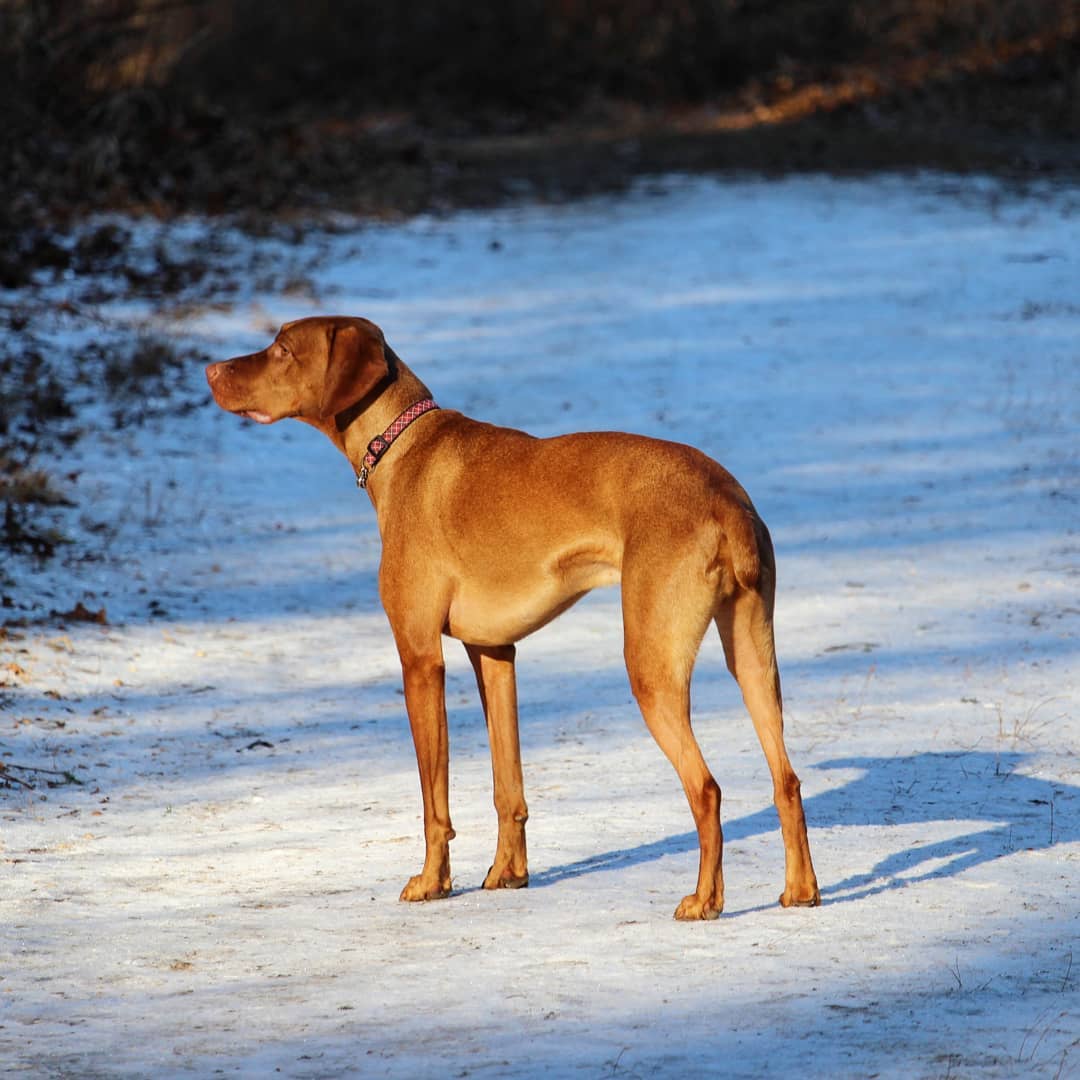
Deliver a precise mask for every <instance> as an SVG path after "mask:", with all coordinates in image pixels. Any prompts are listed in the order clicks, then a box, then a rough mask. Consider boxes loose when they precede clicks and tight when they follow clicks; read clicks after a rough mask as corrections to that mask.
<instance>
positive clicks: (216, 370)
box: [206, 360, 225, 386]
mask: <svg viewBox="0 0 1080 1080" xmlns="http://www.w3.org/2000/svg"><path fill="white" fill-rule="evenodd" d="M224 373H225V361H224V360H221V361H218V362H217V363H216V364H209V365H208V366H207V368H206V381H207V382H208V383H209V384H210V385H211V386H213V385H214V383H216V382H217V381H218V379H220V378H221V376H222V375H223V374H224Z"/></svg>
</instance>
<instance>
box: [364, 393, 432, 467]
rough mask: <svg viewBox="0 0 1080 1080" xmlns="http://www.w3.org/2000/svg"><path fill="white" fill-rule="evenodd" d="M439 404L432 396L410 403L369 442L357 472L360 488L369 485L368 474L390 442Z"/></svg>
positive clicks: (388, 447) (387, 448)
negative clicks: (413, 403)
mask: <svg viewBox="0 0 1080 1080" xmlns="http://www.w3.org/2000/svg"><path fill="white" fill-rule="evenodd" d="M438 407H439V406H438V405H436V404H435V402H434V401H432V400H431V398H424V400H423V401H418V402H416V404H415V405H410V406H409V407H408V408H407V409H406V410H405V411H404V412H403V413H402V414H401V415H400V416H399V417H398V418H397V419H396V420H395V421H394V422H393V423H392V424H391V425H390V426H389V427H388V428H387V429H386V430H385V431H384V432H383V433H382V434H381V435H376V436H375V438H374V439H372V440H371V442H369V443H368V447H367V453H366V454H364V463H363V464H362V465H361V466H360V471H359V472H358V473H357V474H356V486H357V487H359V488H365V487H367V482H368V476H369V475H370V474H371V470H372V469H374V468H375V466H376V465H378V463H379V458H381V457H382V456H383V454H385V453H386V451H387V450H389V449H390V444H391V443H392V442H393V441H394V440H395V439H396V438H397V437H398V436H399V435H400V434H401V433H402V432H403V431H404V430H405V429H406V428H407V427H408V426H409V425H410V424H411V423H412V422H413V421H414V420H417V419H419V418H420V417H421V416H423V415H424V413H426V412H431V410H432V409H437V408H438Z"/></svg>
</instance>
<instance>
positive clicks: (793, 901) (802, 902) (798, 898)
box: [780, 882, 821, 907]
mask: <svg viewBox="0 0 1080 1080" xmlns="http://www.w3.org/2000/svg"><path fill="white" fill-rule="evenodd" d="M820 905H821V893H820V892H819V891H818V887H817V883H816V882H815V883H814V884H813V885H811V886H809V887H807V888H802V889H792V888H787V889H785V890H784V891H783V892H782V893H781V894H780V906H781V907H819V906H820Z"/></svg>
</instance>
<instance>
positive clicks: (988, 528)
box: [0, 176, 1080, 1078]
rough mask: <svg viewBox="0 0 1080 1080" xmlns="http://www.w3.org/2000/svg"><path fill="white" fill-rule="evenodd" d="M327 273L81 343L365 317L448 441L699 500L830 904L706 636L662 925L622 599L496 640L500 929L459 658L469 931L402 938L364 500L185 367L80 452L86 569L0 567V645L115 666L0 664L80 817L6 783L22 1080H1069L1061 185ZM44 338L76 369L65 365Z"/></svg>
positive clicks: (658, 852)
mask: <svg viewBox="0 0 1080 1080" xmlns="http://www.w3.org/2000/svg"><path fill="white" fill-rule="evenodd" d="M135 228H136V229H140V228H150V226H145V225H141V226H136V227H135ZM154 228H158V229H165V230H166V231H168V227H165V226H154ZM185 230H186V231H185ZM208 231H212V230H208V229H207V227H205V226H202V225H201V223H198V222H192V223H186V224H185V225H183V226H182V227H180V228H179V230H178V231H177V232H176V234H175V236H174V237H173V239H174V241H175V242H176V243H178V244H179V243H181V242H182V241H185V239H186V242H188V243H200V242H201V238H204V237H205V236H206V235H207V233H208ZM251 242H252V243H259V242H258V241H251ZM265 243H267V244H270V243H272V241H265ZM308 244H309V246H310V250H311V252H312V257H317V259H318V262H317V265H316V268H315V269H314V271H313V273H312V284H313V293H314V295H313V296H312V297H310V298H304V297H302V296H298V295H297V294H296V293H295V291H289V292H285V291H279V292H273V291H266V290H265V289H261V290H260V289H259V288H258V287H248V286H246V285H244V286H242V287H241V288H240V289H239V291H238V292H237V293H235V294H233V295H231V296H230V297H228V299H227V302H224V303H222V304H221V305H215V306H210V305H207V306H204V307H194V308H192V307H188V308H186V309H185V310H182V311H180V310H174V311H169V310H166V309H162V310H160V311H151V310H148V309H147V308H146V307H145V306H142V307H140V305H138V304H132V303H130V302H129V303H125V304H119V303H118V304H116V305H113V306H111V307H110V306H108V305H106V306H105V307H103V308H102V310H101V312H100V313H99V314H100V316H101V318H102V320H103V321H104V324H105V325H110V326H112V327H113V328H114V329H117V328H119V329H123V328H124V327H126V326H131V325H135V324H138V325H150V326H153V327H157V328H159V329H161V330H163V331H168V332H171V333H174V334H177V335H180V336H181V337H182V339H183V340H184V341H187V342H189V343H190V344H191V345H192V346H193V347H200V348H203V349H205V350H207V351H208V352H210V353H211V354H212V355H214V356H217V357H222V358H223V357H226V356H229V355H234V354H235V353H238V352H243V351H248V350H250V349H252V348H255V347H260V346H261V345H263V344H265V342H266V341H267V340H268V339H269V334H270V333H271V332H272V330H273V328H274V327H276V325H277V324H278V323H280V322H283V321H286V320H287V319H290V318H293V317H296V316H300V315H306V314H314V313H320V312H330V311H334V312H340V313H347V314H363V315H365V316H367V317H369V318H371V319H373V320H375V321H376V322H378V323H379V324H380V325H381V326H382V327H383V328H384V330H385V332H386V334H387V337H388V339H389V341H390V342H391V343H392V344H393V345H394V347H395V349H396V350H397V351H398V352H399V353H400V354H401V355H402V356H403V357H404V358H405V359H406V360H407V361H408V362H409V364H410V365H411V366H412V367H413V368H414V369H416V370H417V371H418V372H419V373H420V374H421V376H422V377H423V378H424V379H425V381H427V383H428V384H429V385H430V386H431V387H432V389H433V390H434V391H435V394H436V397H437V399H438V400H439V402H440V403H441V404H443V405H445V406H448V407H455V408H461V409H463V410H464V411H466V412H468V413H470V414H472V415H476V416H479V417H481V418H483V419H487V420H492V421H495V422H499V423H504V424H508V425H512V426H520V427H525V428H527V429H528V430H531V431H533V432H535V433H537V434H552V433H557V432H563V431H570V430H580V429H596V428H618V429H627V430H633V431H639V432H643V433H646V434H652V435H657V436H661V437H665V438H674V439H678V440H680V441H685V442H689V443H693V444H695V445H697V446H699V447H701V448H702V449H703V450H705V451H706V452H707V453H709V454H710V455H711V456H713V457H715V458H717V459H718V460H720V461H721V462H723V463H724V464H725V465H726V466H727V467H728V468H730V469H731V470H732V471H733V472H734V473H735V474H736V476H738V477H739V479H740V480H741V481H742V482H743V483H744V484H745V485H746V487H747V488H748V489H749V490H750V492H751V494H752V496H753V497H754V499H755V502H756V503H757V505H758V508H759V509H760V511H761V512H762V515H763V516H764V518H765V520H766V521H767V522H768V523H769V525H770V528H771V529H772V532H773V536H774V539H775V541H776V547H777V557H778V562H779V569H780V592H779V601H778V605H779V607H778V615H777V636H778V647H779V655H780V662H781V672H782V676H783V679H784V688H785V702H786V706H787V708H786V716H787V737H788V746H789V750H790V752H791V755H792V758H793V761H794V762H795V765H796V768H797V770H798V771H799V773H800V775H801V777H802V781H803V792H804V798H805V802H806V814H807V819H808V822H809V826H810V842H811V848H812V851H813V854H814V858H815V862H816V866H817V871H818V877H819V880H820V882H821V886H822V895H823V906H822V907H821V908H820V909H817V910H782V909H780V908H779V906H778V905H777V904H776V897H777V895H778V893H779V892H780V889H781V886H782V879H783V849H782V845H781V842H780V836H779V830H778V828H777V823H776V817H775V812H774V811H773V809H772V806H771V785H770V782H769V778H768V773H767V769H766V767H765V763H764V760H763V757H762V755H761V752H760V749H759V748H758V746H757V744H756V741H755V738H754V735H753V731H752V729H751V726H750V723H749V720H748V718H747V717H746V715H745V713H744V711H743V708H742V705H741V702H740V701H739V697H738V693H737V690H736V688H735V686H734V683H732V682H731V680H730V679H729V677H728V676H727V673H726V671H725V669H724V665H723V662H722V656H721V650H720V647H719V642H718V641H716V640H714V639H713V638H711V637H710V638H709V639H707V640H706V642H705V645H704V647H703V649H702V654H701V658H700V661H699V665H698V668H697V672H696V676H695V682H694V715H695V730H696V731H697V733H698V736H699V739H700V741H701V743H702V746H703V749H704V751H705V754H706V758H707V759H708V760H709V762H710V764H711V765H712V767H713V771H714V772H715V774H716V776H717V779H718V781H719V782H720V784H721V787H722V788H723V791H724V822H725V839H726V845H725V869H726V878H727V901H728V906H727V910H726V911H725V913H724V915H723V916H722V917H721V919H720V920H719V921H718V922H716V923H709V924H700V925H687V924H681V923H675V922H674V921H673V920H672V919H671V914H672V911H673V910H674V907H675V904H676V903H677V901H678V899H679V898H680V897H681V896H682V895H683V894H684V893H685V892H686V891H688V890H689V889H690V888H691V887H692V884H693V881H694V878H695V875H696V866H697V855H696V838H695V835H694V833H693V830H692V823H691V820H690V816H689V813H688V811H687V808H686V805H685V801H684V799H683V796H682V793H681V791H680V790H679V787H678V783H677V780H676V778H675V775H674V773H673V772H672V771H671V769H670V767H669V766H668V765H667V763H666V762H665V760H664V759H663V757H662V755H661V754H660V752H659V750H658V749H657V748H656V747H655V745H654V744H653V743H652V741H651V739H650V737H649V736H648V734H647V732H646V731H645V729H644V726H643V725H642V723H641V721H640V717H639V715H638V714H637V711H636V707H635V706H634V704H633V701H632V698H631V696H630V693H629V689H628V686H627V680H626V675H625V672H624V670H623V667H622V659H621V627H620V621H619V609H618V596H617V593H615V592H612V591H603V592H598V593H595V594H593V595H592V596H590V597H588V598H587V599H586V600H585V601H583V602H582V603H581V604H580V605H579V606H578V607H577V608H575V609H574V610H572V611H571V612H569V613H568V614H566V615H565V616H563V617H562V618H561V619H559V620H558V621H557V622H555V623H554V624H552V625H551V626H549V627H547V628H545V629H544V630H543V631H541V632H540V633H538V634H537V635H535V637H534V638H532V639H529V640H527V641H526V642H524V643H523V644H522V645H521V646H520V648H519V663H518V668H519V698H520V703H521V727H522V744H523V755H524V761H525V779H526V794H527V797H528V800H529V806H530V812H531V817H530V822H529V854H530V869H531V872H532V879H531V885H530V888H529V889H527V890H523V891H520V892H500V893H494V894H492V893H486V892H484V891H482V890H481V889H479V884H480V882H481V881H482V879H483V875H484V873H485V871H486V869H487V867H488V865H489V862H490V858H491V855H492V853H493V851H494V843H495V818H494V811H493V809H492V808H491V798H490V762H489V757H488V752H487V747H486V736H485V732H484V725H483V719H482V715H481V713H480V708H479V703H478V700H477V697H476V691H475V686H474V685H473V681H472V674H471V671H470V669H469V667H468V664H467V662H466V660H465V657H464V654H463V651H462V650H460V649H458V648H456V647H454V646H452V645H451V646H449V647H448V649H447V658H448V664H449V672H448V687H447V695H448V704H449V707H450V710H451V772H452V791H451V808H452V811H453V815H454V824H455V827H456V829H457V833H458V838H457V840H455V841H454V843H453V845H452V849H451V856H452V867H453V873H454V881H455V888H456V891H455V894H454V896H453V897H452V898H450V899H449V900H446V901H442V902H437V903H431V904H424V905H417V906H413V905H404V904H400V903H398V901H397V895H398V892H399V891H400V888H401V886H402V885H403V884H404V882H405V880H406V879H407V878H408V876H409V875H410V874H412V873H415V872H416V870H417V869H418V868H419V865H420V861H421V859H422V840H421V822H420V805H419V804H420V800H419V788H418V782H417V779H416V776H415V765H414V762H413V757H412V748H411V745H410V742H409V736H408V726H407V723H406V720H405V716H404V708H403V701H402V696H401V692H400V675H399V671H398V667H397V661H396V656H395V654H394V650H393V644H392V640H391V637H390V633H389V629H388V626H387V624H386V620H385V617H384V616H383V614H382V612H381V610H380V608H379V605H378V598H377V592H376V587H375V571H376V568H377V565H378V559H379V546H378V536H377V532H376V529H375V521H374V516H373V513H372V511H371V508H370V505H369V504H368V503H367V500H366V497H365V496H364V495H363V494H362V493H359V492H357V491H356V489H355V487H354V484H353V478H352V475H351V472H350V470H349V466H348V464H347V463H346V462H345V461H344V459H342V458H340V457H339V456H338V455H337V453H336V451H334V450H333V448H332V447H331V446H330V445H329V444H328V443H326V442H324V441H323V440H322V439H321V436H318V435H316V434H315V433H314V432H312V431H310V430H309V429H306V428H304V427H302V426H301V425H289V424H287V423H284V424H279V425H276V426H274V427H271V428H261V427H257V426H256V425H253V424H246V423H243V422H240V421H238V420H237V419H236V418H235V417H231V416H228V415H226V414H224V413H222V412H220V411H219V410H218V409H216V408H215V407H214V406H213V405H212V404H211V403H210V402H209V398H208V395H207V394H206V392H205V384H204V383H203V382H202V378H203V376H202V370H201V366H199V365H197V364H193V365H191V366H190V368H189V369H187V371H186V374H185V386H184V388H183V389H184V392H185V393H187V394H188V395H189V396H196V397H198V398H200V399H205V405H204V406H203V407H200V408H197V409H194V410H191V411H186V412H184V411H177V412H176V413H174V414H173V415H171V416H167V417H165V418H157V419H155V418H150V419H148V420H146V422H145V423H143V424H141V425H139V426H133V427H127V428H121V429H115V428H113V427H112V426H110V425H108V424H106V423H104V422H102V424H101V425H100V427H99V429H98V431H97V433H96V434H95V436H94V437H93V438H88V439H85V440H83V442H82V443H80V444H79V445H78V446H76V447H74V448H73V449H72V451H71V452H70V455H69V460H68V461H67V462H66V467H68V468H71V469H73V470H79V471H81V476H80V480H79V493H80V498H81V501H82V506H83V511H82V512H81V513H82V517H83V526H82V527H85V530H86V531H85V533H84V534H83V535H82V537H81V540H80V542H81V544H82V546H81V547H80V548H79V549H78V550H79V551H84V552H85V551H89V552H90V553H91V554H92V555H94V556H95V557H94V558H92V559H75V558H68V559H67V560H66V561H65V560H64V559H61V560H60V561H59V562H56V563H53V564H52V565H49V566H46V567H35V566H33V565H31V564H29V563H27V562H23V561H18V562H13V563H11V564H10V565H9V566H8V567H7V568H6V570H7V572H8V575H9V577H10V578H11V579H12V580H13V585H10V586H9V587H6V588H5V589H4V592H5V593H6V594H9V596H10V598H11V601H12V603H13V604H14V612H12V613H11V614H18V613H20V612H22V613H26V612H28V611H34V610H37V611H41V610H44V611H47V610H49V609H50V608H52V609H56V610H60V611H64V610H68V609H70V608H71V607H72V606H73V605H74V603H75V601H76V600H82V601H84V602H85V604H86V606H87V607H89V608H92V609H96V608H98V607H100V606H105V607H106V609H107V612H108V619H109V625H107V626H104V627H102V626H96V625H89V624H76V623H73V624H69V625H67V626H66V629H58V628H57V627H56V626H55V624H52V625H33V626H31V627H30V628H28V629H26V630H25V631H23V635H24V636H23V638H22V639H21V640H15V639H9V640H8V641H6V642H2V643H0V648H3V649H5V650H7V652H8V653H10V654H11V655H10V659H13V660H14V661H15V662H17V663H18V664H19V665H20V666H21V667H22V668H23V669H25V671H26V672H27V675H26V677H25V678H24V679H22V680H18V681H19V688H18V689H17V690H15V691H14V697H13V699H12V700H11V701H9V703H8V705H7V707H6V708H5V709H3V710H2V711H0V752H2V753H3V754H4V755H5V757H6V759H7V760H9V761H12V762H18V763H21V764H24V765H25V764H36V765H40V766H45V767H50V768H56V769H59V770H69V771H71V772H73V773H74V774H75V775H76V776H77V777H79V778H80V779H81V780H82V784H81V785H80V786H75V785H66V786H61V787H57V788H52V789H47V788H44V787H40V786H39V787H38V788H37V789H35V790H34V791H17V790H7V791H0V828H2V832H0V864H2V866H3V889H2V890H0V926H2V927H3V929H2V930H0V1066H3V1067H4V1068H5V1070H6V1071H10V1072H12V1073H20V1074H24V1075H39V1076H80V1077H83V1076H155V1077H172V1076H209V1075H219V1074H220V1075H238V1076H262V1075H270V1074H281V1075H286V1076H295V1077H330V1076H342V1075H357V1076H379V1077H384V1076H385V1077H413V1076H426V1075H436V1074H438V1075H447V1076H466V1075H468V1076H483V1077H529V1076H535V1075H538V1074H542V1073H546V1074H550V1075H555V1076H596V1077H602V1076H608V1077H618V1076H623V1075H625V1076H630V1077H644V1076H665V1077H694V1076H704V1075H716V1074H719V1075H723V1076H732V1077H758V1076H765V1075H782V1074H784V1073H786V1072H788V1071H791V1072H796V1071H797V1072H798V1073H801V1074H805V1075H811V1076H823V1077H824V1076H829V1077H833V1076H853V1077H854V1076H859V1077H861V1076H871V1075H877V1076H884V1077H909V1076H918V1077H923V1076H925V1077H939V1076H940V1077H944V1076H965V1077H1006V1076H1008V1077H1012V1076H1020V1075H1023V1076H1029V1075H1030V1076H1045V1077H1051V1078H1056V1077H1066V1076H1070V1075H1080V995H1078V987H1080V956H1078V957H1077V959H1076V963H1075V965H1074V953H1076V952H1077V944H1078V940H1080V935H1078V913H1080V824H1078V823H1080V798H1078V796H1080V762H1078V750H1080V693H1078V678H1080V664H1078V661H1077V645H1078V642H1080V636H1078V635H1080V595H1078V592H1080V589H1078V584H1080V574H1078V570H1080V559H1078V552H1080V539H1078V528H1080V512H1078V505H1080V504H1078V500H1080V486H1078V484H1077V477H1078V475H1080V473H1078V466H1080V460H1078V457H1080V440H1078V438H1077V432H1078V430H1080V298H1078V294H1077V289H1076V286H1077V281H1078V280H1080V277H1078V270H1080V265H1078V263H1080V195H1078V193H1077V191H1076V190H1075V189H1070V188H1060V187H1051V186H1045V187H1043V186H1038V187H1033V188H1029V189H1026V190H1015V189H1011V188H1008V187H1006V186H1003V185H1000V184H998V183H996V182H994V181H990V180H981V179H977V178H975V179H962V180H958V179H951V178H944V177H938V176H923V177H918V178H910V177H909V178H900V177H880V178H875V179H861V180H837V179H830V178H825V177H805V178H797V179H789V180H784V181H779V182H775V181H774V182H768V181H763V180H757V179H745V180H736V181H732V180H728V181H713V180H702V179H687V178H680V177H663V178H656V179H654V180H651V181H649V182H647V183H643V184H641V185H639V186H638V187H637V188H635V189H634V190H633V191H631V192H630V193H628V194H627V195H625V196H622V197H618V198H614V197H612V198H601V199H594V200H589V201H585V202H580V203H574V204H568V205H563V206H519V207H514V208H509V209H501V210H496V211H485V212H472V213H459V214H454V215H451V216H446V217H430V218H421V219H417V220H414V221H411V222H407V223H399V224H392V225H373V224H370V223H361V222H356V223H352V224H351V225H349V226H347V227H346V223H343V222H340V221H339V222H337V224H336V227H335V228H334V229H333V230H330V231H328V232H325V233H324V232H320V231H319V230H317V229H312V232H311V235H310V237H309V239H308ZM60 318H61V317H60V316H58V317H57V319H58V321H57V324H56V326H55V329H54V340H55V342H56V346H57V347H58V348H70V347H71V345H72V343H73V342H74V341H76V340H78V339H79V335H80V334H86V333H88V332H89V331H88V330H86V329H85V328H79V327H73V326H71V325H69V324H67V323H63V324H62V323H61V322H60V321H59V320H60ZM87 408H88V409H92V408H93V406H92V405H88V406H87ZM91 521H97V522H107V523H108V528H107V529H106V530H105V531H100V530H98V531H93V530H91V529H90V528H89V523H90V522H91ZM267 744H269V745H267Z"/></svg>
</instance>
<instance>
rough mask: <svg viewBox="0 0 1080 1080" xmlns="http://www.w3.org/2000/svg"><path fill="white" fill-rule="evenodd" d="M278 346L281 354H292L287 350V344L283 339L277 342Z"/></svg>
mask: <svg viewBox="0 0 1080 1080" xmlns="http://www.w3.org/2000/svg"><path fill="white" fill-rule="evenodd" d="M278 348H279V349H280V350H281V352H282V354H283V355H285V356H291V355H292V354H291V353H290V352H289V346H288V345H286V344H285V343H284V342H283V341H279V342H278Z"/></svg>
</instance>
